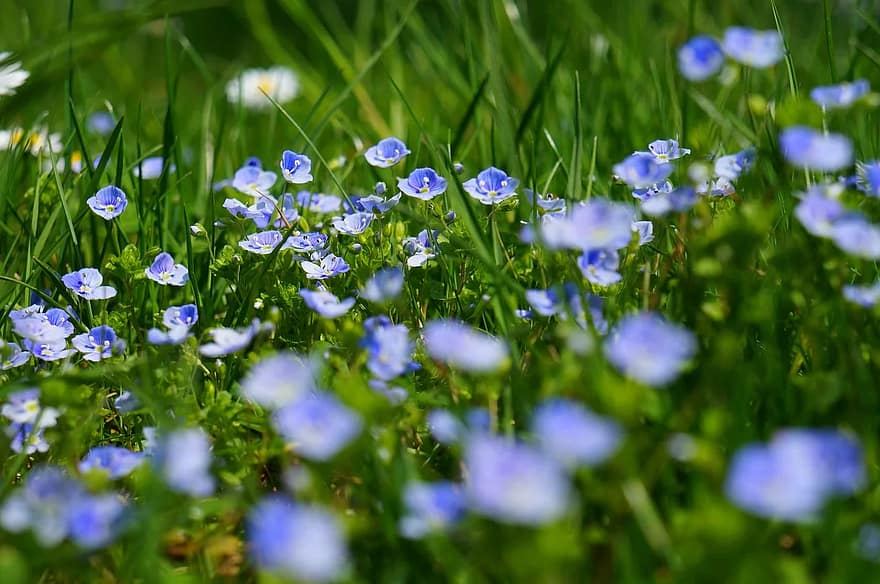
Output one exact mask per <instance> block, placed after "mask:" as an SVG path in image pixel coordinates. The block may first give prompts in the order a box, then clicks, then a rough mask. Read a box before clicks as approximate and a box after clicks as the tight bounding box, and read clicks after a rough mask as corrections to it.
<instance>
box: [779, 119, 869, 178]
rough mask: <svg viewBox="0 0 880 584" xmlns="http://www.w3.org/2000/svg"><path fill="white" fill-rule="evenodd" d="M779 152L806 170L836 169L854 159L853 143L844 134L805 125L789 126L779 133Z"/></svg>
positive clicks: (847, 164) (833, 170)
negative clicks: (825, 131)
mask: <svg viewBox="0 0 880 584" xmlns="http://www.w3.org/2000/svg"><path fill="white" fill-rule="evenodd" d="M779 146H780V148H781V149H782V155H783V156H785V159H786V160H787V161H788V162H789V164H793V165H794V166H799V167H801V168H805V169H809V170H818V171H821V172H835V171H838V170H842V169H844V168H846V167H848V166H850V165H851V164H852V162H853V149H852V142H851V141H850V139H849V138H847V137H846V136H844V135H843V134H824V133H822V132H819V131H817V130H814V129H812V128H808V127H807V126H792V127H791V128H787V129H785V130H783V131H782V132H781V133H780V134H779Z"/></svg>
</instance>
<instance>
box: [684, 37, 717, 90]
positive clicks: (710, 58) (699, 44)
mask: <svg viewBox="0 0 880 584" xmlns="http://www.w3.org/2000/svg"><path fill="white" fill-rule="evenodd" d="M722 65H724V53H722V52H721V45H719V44H718V41H716V40H715V39H713V38H712V37H710V36H705V35H700V36H695V37H693V38H691V39H689V40H688V41H687V42H686V43H685V44H683V45H682V46H681V47H679V49H678V70H679V71H681V74H682V76H684V78H685V79H687V80H689V81H705V80H706V79H708V78H710V77H712V76H714V75H716V74H717V73H718V72H719V71H720V70H721V66H722Z"/></svg>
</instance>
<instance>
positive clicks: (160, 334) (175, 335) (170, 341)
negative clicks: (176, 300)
mask: <svg viewBox="0 0 880 584" xmlns="http://www.w3.org/2000/svg"><path fill="white" fill-rule="evenodd" d="M198 320H199V311H198V309H197V308H196V305H195V304H184V305H183V306H169V307H168V308H166V309H165V312H164V313H163V314H162V324H163V325H165V328H166V329H168V330H167V331H161V330H159V329H157V328H151V329H150V330H149V331H147V342H148V343H150V344H153V345H179V344H180V343H182V342H183V341H185V340H186V339H187V338H189V337H190V336H192V335H191V333H190V329H192V327H193V325H195V323H196V322H198Z"/></svg>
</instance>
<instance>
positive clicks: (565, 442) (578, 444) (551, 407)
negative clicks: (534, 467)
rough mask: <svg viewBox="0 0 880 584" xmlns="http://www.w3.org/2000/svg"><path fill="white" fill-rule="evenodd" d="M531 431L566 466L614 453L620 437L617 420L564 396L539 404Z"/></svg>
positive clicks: (593, 461)
mask: <svg viewBox="0 0 880 584" xmlns="http://www.w3.org/2000/svg"><path fill="white" fill-rule="evenodd" d="M532 433H533V434H534V435H535V438H537V440H538V444H539V445H540V446H541V448H542V449H543V450H544V451H545V452H547V453H548V454H549V455H550V456H552V457H553V458H555V459H556V460H557V461H558V462H559V463H560V464H562V465H564V466H565V467H567V468H574V467H577V466H580V465H587V466H595V465H597V464H599V463H601V462H603V461H604V460H605V459H607V458H608V457H610V456H611V455H612V454H614V452H615V451H616V450H617V448H618V447H619V446H620V441H621V439H622V438H623V431H622V430H621V428H620V425H619V424H618V423H617V422H615V421H614V420H611V419H608V418H603V417H602V416H599V415H597V414H594V413H593V412H591V411H590V410H588V409H587V408H585V407H584V406H582V405H581V404H579V403H577V402H574V401H570V400H566V399H553V400H550V401H546V402H544V403H542V404H541V405H539V406H538V408H537V409H536V410H535V415H534V418H533V419H532Z"/></svg>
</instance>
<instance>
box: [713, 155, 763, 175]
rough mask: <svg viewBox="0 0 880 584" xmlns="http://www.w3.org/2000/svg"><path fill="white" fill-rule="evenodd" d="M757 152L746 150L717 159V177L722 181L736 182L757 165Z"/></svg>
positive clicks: (715, 170)
mask: <svg viewBox="0 0 880 584" xmlns="http://www.w3.org/2000/svg"><path fill="white" fill-rule="evenodd" d="M755 157H756V151H755V149H754V148H746V149H745V150H742V151H740V152H736V153H734V154H727V155H725V156H719V157H718V158H717V159H715V168H714V172H715V176H717V177H718V178H720V179H726V180H729V181H735V180H736V179H738V178H739V177H740V175H741V174H743V173H744V172H748V171H749V170H751V168H752V166H754V164H755Z"/></svg>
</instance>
